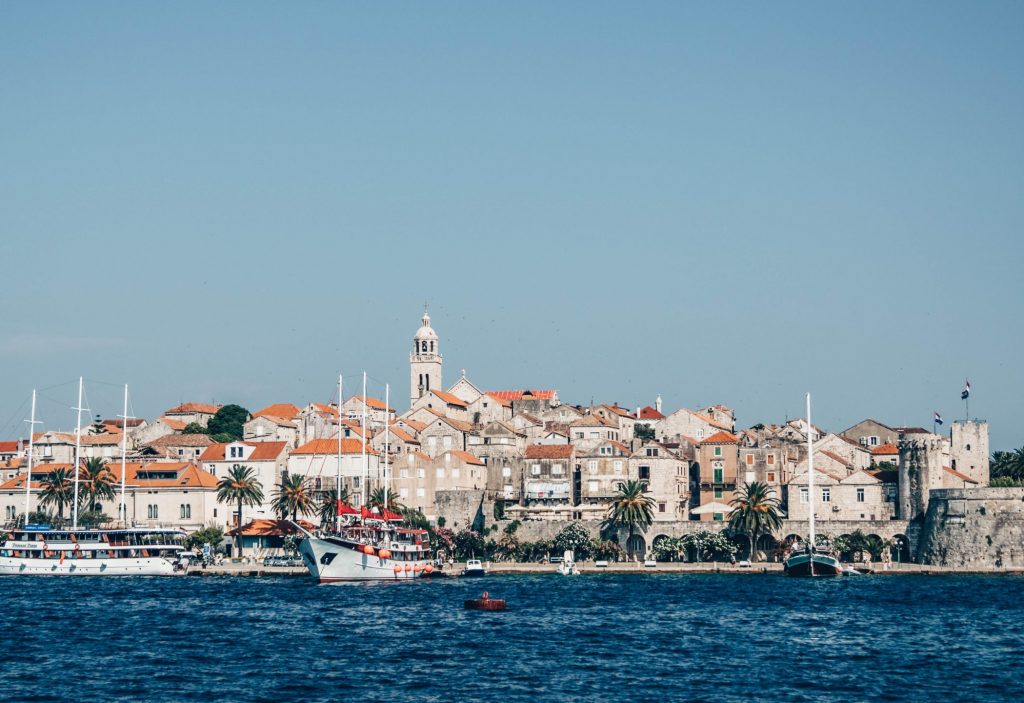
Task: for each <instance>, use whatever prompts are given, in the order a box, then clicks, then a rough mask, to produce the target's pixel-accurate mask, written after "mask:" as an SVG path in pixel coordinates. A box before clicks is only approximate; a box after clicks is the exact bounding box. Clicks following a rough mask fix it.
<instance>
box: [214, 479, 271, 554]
mask: <svg viewBox="0 0 1024 703" xmlns="http://www.w3.org/2000/svg"><path fill="white" fill-rule="evenodd" d="M217 502H218V503H237V504H238V525H237V530H238V532H236V533H235V542H236V546H237V548H238V556H242V536H241V534H240V533H241V530H242V506H243V505H249V506H252V505H259V504H260V503H262V502H263V485H262V484H261V483H260V482H259V480H257V478H256V471H255V470H254V469H253V468H252V467H251V466H234V467H232V468H231V469H229V470H228V475H227V476H225V477H224V478H222V479H221V480H220V481H219V482H218V483H217Z"/></svg>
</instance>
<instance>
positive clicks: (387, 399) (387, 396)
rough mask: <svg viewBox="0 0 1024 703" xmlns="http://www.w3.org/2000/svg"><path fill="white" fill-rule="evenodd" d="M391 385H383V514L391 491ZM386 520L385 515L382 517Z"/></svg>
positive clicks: (386, 508)
mask: <svg viewBox="0 0 1024 703" xmlns="http://www.w3.org/2000/svg"><path fill="white" fill-rule="evenodd" d="M390 404H391V384H389V383H385V384H384V512H385V513H387V510H388V491H389V490H391V482H390V480H389V477H388V439H389V437H388V426H389V425H390V422H389V420H390V419H391V411H390V410H389V408H390V407H391V405H390ZM384 517H385V519H387V515H385V516H384Z"/></svg>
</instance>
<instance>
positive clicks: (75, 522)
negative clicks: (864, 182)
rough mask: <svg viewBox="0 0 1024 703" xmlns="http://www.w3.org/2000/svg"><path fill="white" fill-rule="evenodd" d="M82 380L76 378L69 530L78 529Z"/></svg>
mask: <svg viewBox="0 0 1024 703" xmlns="http://www.w3.org/2000/svg"><path fill="white" fill-rule="evenodd" d="M83 384H84V379H83V378H82V377H81V376H79V377H78V407H77V408H75V410H77V411H78V421H77V422H76V424H75V466H74V468H73V470H74V472H75V497H74V503H73V504H72V506H71V513H72V515H71V529H73V530H77V529H78V470H79V461H80V460H81V457H82V386H83Z"/></svg>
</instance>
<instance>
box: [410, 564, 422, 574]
mask: <svg viewBox="0 0 1024 703" xmlns="http://www.w3.org/2000/svg"><path fill="white" fill-rule="evenodd" d="M421 568H423V567H421V566H420V565H419V564H416V565H415V566H413V567H412V570H413V571H415V572H416V573H417V574H418V573H419V572H420V569H421Z"/></svg>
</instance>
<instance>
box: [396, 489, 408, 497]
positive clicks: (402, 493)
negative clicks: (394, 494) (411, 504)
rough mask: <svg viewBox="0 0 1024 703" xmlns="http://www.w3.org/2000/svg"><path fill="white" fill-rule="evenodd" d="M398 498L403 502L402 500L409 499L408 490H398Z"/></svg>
mask: <svg viewBox="0 0 1024 703" xmlns="http://www.w3.org/2000/svg"><path fill="white" fill-rule="evenodd" d="M398 497H399V498H402V499H403V500H404V499H406V498H408V497H409V489H408V488H402V489H400V490H399V491H398Z"/></svg>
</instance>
